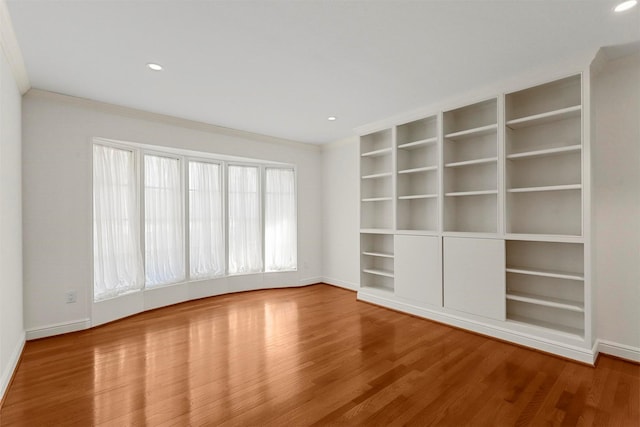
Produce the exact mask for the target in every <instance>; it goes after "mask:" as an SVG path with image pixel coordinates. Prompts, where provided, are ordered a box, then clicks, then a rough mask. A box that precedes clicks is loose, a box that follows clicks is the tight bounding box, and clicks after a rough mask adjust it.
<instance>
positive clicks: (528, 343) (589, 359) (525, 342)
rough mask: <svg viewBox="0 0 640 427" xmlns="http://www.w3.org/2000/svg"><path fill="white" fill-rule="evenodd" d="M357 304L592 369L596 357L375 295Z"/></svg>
mask: <svg viewBox="0 0 640 427" xmlns="http://www.w3.org/2000/svg"><path fill="white" fill-rule="evenodd" d="M358 300H361V301H365V302H368V303H371V304H375V305H379V306H382V307H386V308H390V309H392V310H397V311H401V312H403V313H408V314H412V315H414V316H418V317H422V318H425V319H428V320H433V321H436V322H439V323H443V324H446V325H450V326H454V327H457V328H461V329H465V330H468V331H471V332H475V333H478V334H481V335H486V336H489V337H493V338H497V339H500V340H503V341H508V342H511V343H514V344H518V345H522V346H525V347H529V348H532V349H535V350H539V351H542V352H545V353H551V354H554V355H556V356H560V357H564V358H567V359H572V360H575V361H578V362H582V363H586V364H588V365H591V366H593V365H594V363H595V360H596V355H597V353H596V352H595V351H594V348H582V347H577V346H573V345H570V344H564V343H562V344H561V343H557V342H554V341H550V340H547V339H544V338H539V337H534V336H531V335H526V334H523V333H520V332H518V331H513V330H511V329H507V328H501V327H498V326H494V325H488V324H483V323H480V322H476V321H473V320H469V319H466V318H463V317H460V316H456V315H454V314H449V313H443V312H439V311H433V310H429V309H425V308H422V307H417V306H414V305H410V304H405V303H402V302H399V301H395V300H393V299H389V298H385V297H384V296H382V295H374V294H372V293H368V292H358Z"/></svg>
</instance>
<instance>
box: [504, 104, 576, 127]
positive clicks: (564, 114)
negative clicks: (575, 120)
mask: <svg viewBox="0 0 640 427" xmlns="http://www.w3.org/2000/svg"><path fill="white" fill-rule="evenodd" d="M581 111H582V106H581V105H575V106H573V107H568V108H561V109H559V110H554V111H548V112H546V113H541V114H534V115H532V116H527V117H522V118H519V119H514V120H509V121H508V122H507V127H509V128H511V129H519V128H524V127H528V126H536V125H541V124H543V123H549V122H555V121H557V120H564V119H568V118H570V117H578V116H580V113H581Z"/></svg>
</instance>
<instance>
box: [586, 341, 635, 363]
mask: <svg viewBox="0 0 640 427" xmlns="http://www.w3.org/2000/svg"><path fill="white" fill-rule="evenodd" d="M596 350H597V352H599V353H603V354H608V355H611V356H616V357H620V358H621V359H626V360H631V361H632V362H637V363H640V347H632V346H630V345H626V344H620V343H617V342H612V341H607V340H601V339H598V340H597V341H596Z"/></svg>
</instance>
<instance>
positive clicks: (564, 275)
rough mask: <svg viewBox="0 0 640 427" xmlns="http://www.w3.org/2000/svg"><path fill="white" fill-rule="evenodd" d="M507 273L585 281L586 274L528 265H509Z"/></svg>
mask: <svg viewBox="0 0 640 427" xmlns="http://www.w3.org/2000/svg"><path fill="white" fill-rule="evenodd" d="M506 271H507V273H517V274H526V275H529V276H542V277H553V278H556V279H568V280H578V281H583V280H584V275H583V274H580V273H568V272H565V271H556V270H543V269H539V268H528V267H515V266H514V267H507V269H506Z"/></svg>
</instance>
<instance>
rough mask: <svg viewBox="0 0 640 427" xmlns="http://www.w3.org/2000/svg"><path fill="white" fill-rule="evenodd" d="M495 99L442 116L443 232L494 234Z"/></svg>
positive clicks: (496, 177)
mask: <svg viewBox="0 0 640 427" xmlns="http://www.w3.org/2000/svg"><path fill="white" fill-rule="evenodd" d="M497 134H498V106H497V99H495V98H493V99H489V100H487V101H483V102H479V103H476V104H472V105H468V106H465V107H462V108H458V109H455V110H450V111H447V112H445V113H444V114H443V159H444V160H443V163H444V178H443V179H444V231H451V232H471V233H497V231H498V229H497V228H498V220H497V217H498V216H497V205H498V199H497V194H498V175H497V171H498V137H497Z"/></svg>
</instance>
